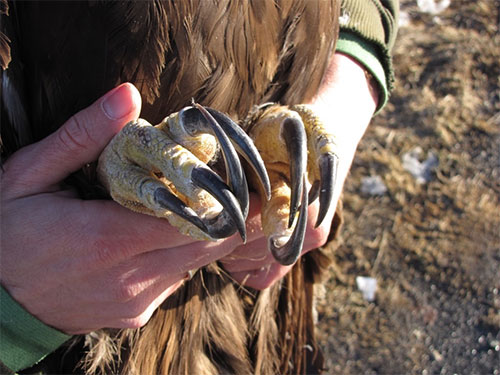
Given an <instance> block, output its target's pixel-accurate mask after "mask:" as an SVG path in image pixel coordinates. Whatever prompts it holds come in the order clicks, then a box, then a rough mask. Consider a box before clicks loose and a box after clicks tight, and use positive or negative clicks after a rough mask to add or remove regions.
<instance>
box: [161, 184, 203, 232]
mask: <svg viewBox="0 0 500 375" xmlns="http://www.w3.org/2000/svg"><path fill="white" fill-rule="evenodd" d="M154 199H155V201H156V203H158V205H159V206H161V207H163V208H166V209H167V210H170V211H172V212H173V213H174V214H177V215H178V216H180V217H182V218H183V219H185V220H187V221H189V222H190V223H191V224H193V225H194V226H196V227H198V228H199V229H200V230H201V231H203V232H205V233H208V228H207V227H206V225H205V224H204V223H203V221H202V220H201V219H200V218H199V217H198V216H197V215H196V212H194V211H193V210H192V209H191V208H190V207H188V206H186V205H185V204H184V202H183V201H181V200H180V199H179V198H177V197H176V196H175V195H174V194H172V193H171V192H170V191H168V190H167V189H165V188H158V189H156V190H155V192H154Z"/></svg>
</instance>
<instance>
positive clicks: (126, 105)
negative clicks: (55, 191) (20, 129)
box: [2, 83, 141, 195]
mask: <svg viewBox="0 0 500 375" xmlns="http://www.w3.org/2000/svg"><path fill="white" fill-rule="evenodd" d="M140 110H141V97H140V94H139V92H138V91H137V89H136V88H135V86H133V85H132V84H130V83H124V84H122V85H120V86H118V87H116V88H114V89H113V90H111V91H110V92H108V93H107V94H106V95H104V96H103V97H102V98H100V99H98V100H97V101H96V102H95V103H94V104H92V105H91V106H90V107H88V108H85V109H84V110H82V111H80V112H78V113H77V114H75V115H74V116H72V117H71V118H70V119H69V120H68V121H66V122H65V123H64V124H63V125H62V126H61V127H60V128H59V129H58V130H57V131H56V132H54V133H53V134H51V135H50V136H48V137H47V138H45V139H43V140H41V141H40V142H37V143H34V144H32V145H30V146H28V147H25V148H23V149H21V150H19V151H18V152H17V153H15V154H14V155H12V156H11V158H9V159H8V160H7V162H6V163H5V165H4V173H3V178H7V177H8V178H9V187H10V188H14V190H15V191H16V193H21V194H22V195H29V194H34V193H38V192H42V191H44V189H45V188H47V187H50V186H52V185H54V184H57V183H59V182H60V181H62V180H63V179H64V178H65V177H67V176H68V175H69V174H70V173H72V172H74V171H76V170H78V169H79V168H81V167H82V166H84V165H85V164H87V163H90V162H92V161H94V160H96V159H97V158H98V156H99V154H100V153H101V152H102V150H103V149H104V147H106V145H107V144H108V142H109V141H110V140H111V138H113V136H114V135H115V134H117V133H118V132H119V131H120V130H121V129H122V128H123V126H125V124H127V123H128V122H129V121H132V120H135V119H137V117H138V116H139V113H140ZM3 178H2V179H3ZM16 195H17V194H16Z"/></svg>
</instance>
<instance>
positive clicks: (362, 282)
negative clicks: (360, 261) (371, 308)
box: [356, 276, 377, 302]
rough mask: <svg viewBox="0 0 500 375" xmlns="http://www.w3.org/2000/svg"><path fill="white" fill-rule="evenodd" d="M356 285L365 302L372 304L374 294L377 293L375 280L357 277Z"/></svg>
mask: <svg viewBox="0 0 500 375" xmlns="http://www.w3.org/2000/svg"><path fill="white" fill-rule="evenodd" d="M356 285H357V286H358V289H359V290H360V291H361V293H362V294H363V298H364V299H365V300H366V301H368V302H373V301H374V300H375V293H376V291H377V280H376V279H374V278H373V277H365V276H357V277H356Z"/></svg>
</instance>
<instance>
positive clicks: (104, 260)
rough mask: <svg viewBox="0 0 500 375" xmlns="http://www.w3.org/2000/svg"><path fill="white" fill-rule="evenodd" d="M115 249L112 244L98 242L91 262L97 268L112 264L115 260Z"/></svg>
mask: <svg viewBox="0 0 500 375" xmlns="http://www.w3.org/2000/svg"><path fill="white" fill-rule="evenodd" d="M116 253H117V251H116V250H114V247H113V246H110V245H109V244H106V243H99V244H98V245H97V246H95V249H94V251H93V257H92V261H91V262H92V264H93V265H94V267H97V268H105V267H109V266H111V265H113V264H114V263H115V262H116V261H117V254H116Z"/></svg>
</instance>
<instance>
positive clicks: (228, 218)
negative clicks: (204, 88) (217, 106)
mask: <svg viewBox="0 0 500 375" xmlns="http://www.w3.org/2000/svg"><path fill="white" fill-rule="evenodd" d="M215 118H217V119H218V120H216V119H215ZM235 147H236V148H237V149H238V152H239V153H240V154H241V155H242V156H244V157H245V159H247V160H249V161H250V163H251V165H252V167H253V168H254V169H255V171H256V172H257V175H258V176H259V177H258V180H259V181H260V184H261V185H262V186H263V187H264V190H265V191H266V192H267V194H269V189H270V187H269V178H268V176H267V172H266V170H265V167H264V163H263V161H262V159H261V157H260V155H259V153H258V152H257V149H256V148H255V146H254V144H253V141H252V140H251V139H250V138H249V137H248V135H247V134H246V133H244V132H243V131H242V130H241V129H240V128H239V127H238V125H236V124H235V123H234V122H233V121H232V120H231V119H229V118H228V117H227V116H226V115H224V114H222V113H220V112H218V111H215V110H213V109H210V108H205V107H202V106H201V105H198V104H195V103H194V105H193V106H192V107H185V108H183V109H182V110H181V111H179V112H177V113H174V114H172V115H170V116H168V117H167V118H166V119H165V120H163V121H162V122H161V123H160V124H158V125H156V126H152V125H151V124H149V123H148V122H147V121H145V120H142V119H139V120H137V121H133V122H130V123H128V124H127V125H126V126H125V127H124V128H123V129H122V130H121V132H120V133H118V134H117V135H116V136H115V137H114V138H113V139H112V140H111V142H110V143H109V145H108V146H107V147H106V149H105V150H104V151H103V153H102V154H101V157H100V158H99V165H98V174H99V177H100V179H101V181H102V183H103V184H104V186H105V187H106V188H107V189H108V191H109V193H110V195H111V197H112V198H113V199H114V200H115V201H117V202H118V203H120V204H122V205H123V206H125V207H127V208H130V209H132V210H134V211H138V212H141V213H146V214H149V215H154V216H158V217H162V218H167V219H168V220H169V221H170V223H171V224H172V225H174V226H176V227H177V228H178V229H179V230H180V231H181V233H183V234H187V235H189V236H191V237H193V238H195V239H217V238H224V237H228V236H230V235H232V234H233V233H235V232H236V231H238V232H239V234H240V236H241V238H242V240H243V242H245V241H246V228H245V219H246V215H247V214H248V204H249V196H248V187H247V183H246V178H245V175H244V173H243V168H242V166H241V162H240V159H239V157H238V155H237V153H236V148H235ZM219 150H220V151H221V154H222V157H223V159H224V163H225V167H226V175H227V183H226V182H224V181H223V180H222V179H221V178H220V177H219V176H218V175H217V174H216V173H215V172H213V171H212V170H211V169H210V168H209V167H208V166H207V163H209V162H210V161H211V160H212V159H214V157H216V155H217V154H218V151H219Z"/></svg>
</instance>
